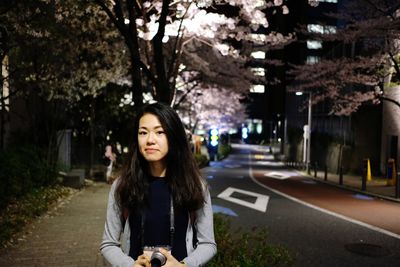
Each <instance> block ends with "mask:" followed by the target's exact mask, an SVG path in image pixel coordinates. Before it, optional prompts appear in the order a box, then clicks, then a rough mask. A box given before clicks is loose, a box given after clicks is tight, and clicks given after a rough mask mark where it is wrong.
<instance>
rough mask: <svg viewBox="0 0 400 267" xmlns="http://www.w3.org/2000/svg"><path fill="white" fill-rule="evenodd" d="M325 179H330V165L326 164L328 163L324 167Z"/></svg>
mask: <svg viewBox="0 0 400 267" xmlns="http://www.w3.org/2000/svg"><path fill="white" fill-rule="evenodd" d="M324 180H325V181H327V180H328V166H326V164H325V167H324Z"/></svg>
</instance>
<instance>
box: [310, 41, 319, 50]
mask: <svg viewBox="0 0 400 267" xmlns="http://www.w3.org/2000/svg"><path fill="white" fill-rule="evenodd" d="M307 48H308V49H321V48H322V42H320V41H307Z"/></svg>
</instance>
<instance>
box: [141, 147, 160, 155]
mask: <svg viewBox="0 0 400 267" xmlns="http://www.w3.org/2000/svg"><path fill="white" fill-rule="evenodd" d="M144 151H146V153H148V154H152V153H155V152H157V151H158V150H157V149H155V148H146V149H145V150H144Z"/></svg>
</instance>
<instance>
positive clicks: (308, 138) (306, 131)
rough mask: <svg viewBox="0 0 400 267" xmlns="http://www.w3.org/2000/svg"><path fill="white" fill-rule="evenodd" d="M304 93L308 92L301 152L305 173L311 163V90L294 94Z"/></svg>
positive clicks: (308, 171) (308, 170)
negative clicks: (306, 114) (303, 144)
mask: <svg viewBox="0 0 400 267" xmlns="http://www.w3.org/2000/svg"><path fill="white" fill-rule="evenodd" d="M304 93H307V94H308V119H307V125H306V126H305V127H304V142H306V144H305V146H304V147H305V153H304V154H303V161H304V162H305V163H306V170H307V173H310V165H311V119H312V116H311V114H312V113H311V112H312V110H311V107H312V92H310V91H308V92H296V95H303V94H304Z"/></svg>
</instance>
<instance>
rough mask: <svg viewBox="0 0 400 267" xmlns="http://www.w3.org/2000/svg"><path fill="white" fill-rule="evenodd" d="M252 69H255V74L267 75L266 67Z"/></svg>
mask: <svg viewBox="0 0 400 267" xmlns="http://www.w3.org/2000/svg"><path fill="white" fill-rule="evenodd" d="M251 70H252V71H253V73H254V75H257V76H265V69H264V68H252V69H251Z"/></svg>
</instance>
